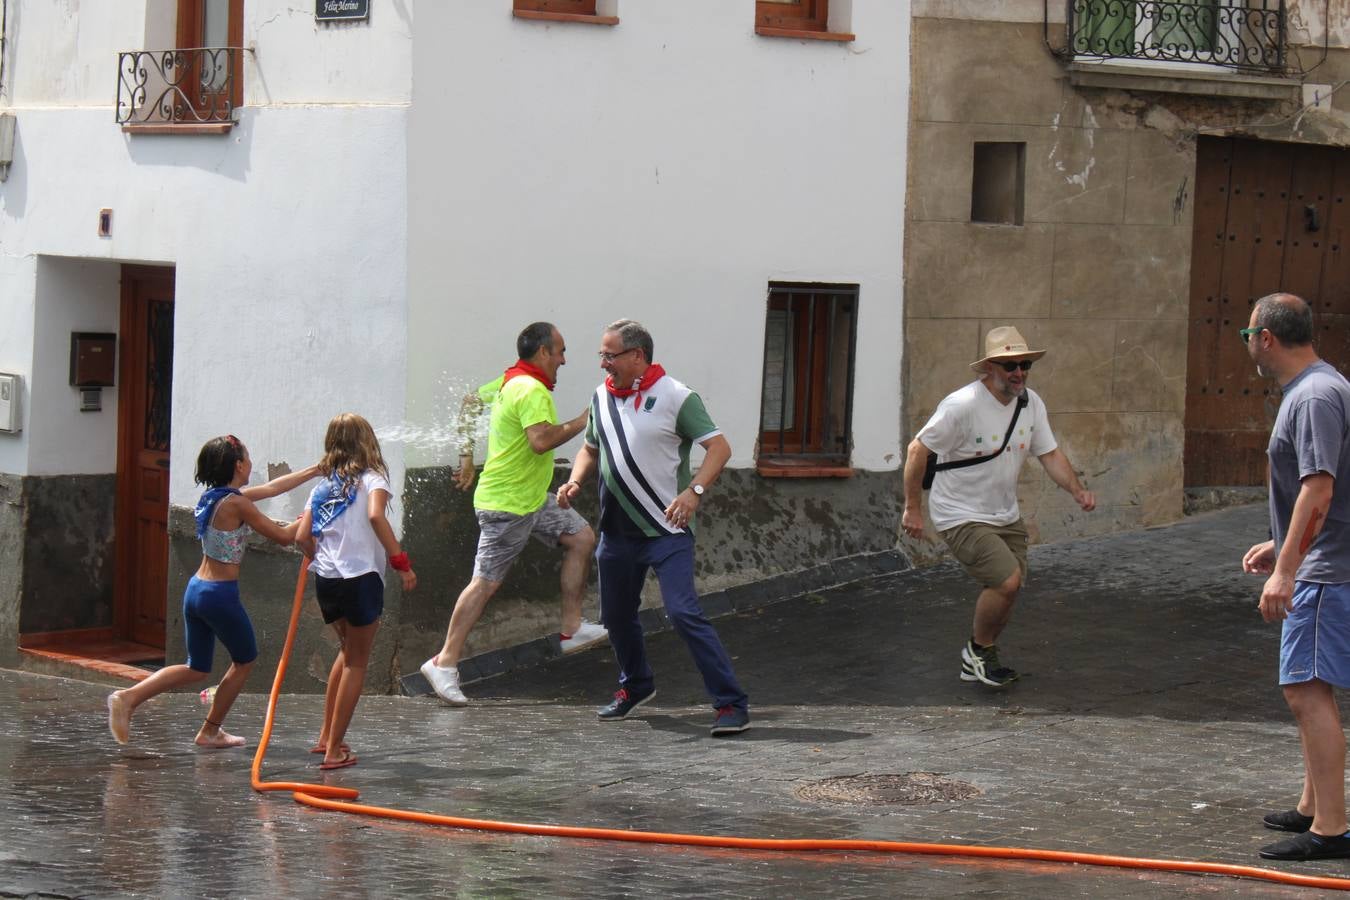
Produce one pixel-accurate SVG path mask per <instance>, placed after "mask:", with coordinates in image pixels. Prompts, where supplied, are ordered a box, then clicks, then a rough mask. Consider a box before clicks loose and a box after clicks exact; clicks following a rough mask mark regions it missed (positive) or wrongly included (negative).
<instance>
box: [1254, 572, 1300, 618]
mask: <svg viewBox="0 0 1350 900" xmlns="http://www.w3.org/2000/svg"><path fill="white" fill-rule="evenodd" d="M1293 609H1294V578H1293V576H1292V575H1281V574H1279V573H1275V574H1273V575H1271V576H1270V577H1269V578H1267V579H1266V586H1265V587H1264V588H1262V589H1261V606H1260V610H1261V618H1263V619H1265V620H1266V621H1267V622H1279V621H1281V620H1283V619H1284V618H1285V617H1286V616H1288V615H1289V613H1290V612H1292V611H1293Z"/></svg>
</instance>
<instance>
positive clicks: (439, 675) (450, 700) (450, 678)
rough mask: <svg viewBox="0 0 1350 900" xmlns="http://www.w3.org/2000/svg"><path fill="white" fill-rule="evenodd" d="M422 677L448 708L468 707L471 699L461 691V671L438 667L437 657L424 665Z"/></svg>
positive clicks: (452, 667) (449, 667) (451, 667)
mask: <svg viewBox="0 0 1350 900" xmlns="http://www.w3.org/2000/svg"><path fill="white" fill-rule="evenodd" d="M422 677H424V678H426V680H427V684H429V685H431V689H432V690H433V691H435V692H436V696H437V697H440V698H441V702H442V703H444V704H446V705H447V706H468V705H469V698H468V697H466V696H464V692H463V691H461V690H460V689H459V669H457V668H455V667H454V666H438V665H436V657H434V656H433V657H432V658H431V659H429V660H427V661H426V662H424V663H422Z"/></svg>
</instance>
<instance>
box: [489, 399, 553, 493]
mask: <svg viewBox="0 0 1350 900" xmlns="http://www.w3.org/2000/svg"><path fill="white" fill-rule="evenodd" d="M478 396H479V398H480V399H482V401H483V402H484V403H488V404H491V406H492V418H491V420H490V422H489V424H488V452H487V461H486V462H485V463H484V464H483V474H482V476H481V477H480V478H479V480H478V488H477V489H476V490H475V491H474V493H473V505H474V508H475V509H487V510H495V511H497V512H508V513H512V514H513V515H517V516H524V515H528V514H529V513H532V512H534V511H535V510H537V509H538V508H539V507H541V506H543V505H544V501H545V500H546V499H547V498H548V489H549V485H550V484H551V483H552V482H553V451H551V450H550V451H548V452H547V453H535V452H534V450H533V448H531V447H530V441H529V439H528V438H527V437H525V429H526V428H529V427H530V426H531V425H539V424H548V425H556V424H558V410H557V407H555V406H554V405H553V395H552V394H551V393H549V389H548V388H546V387H544V386H543V384H541V383H540V382H539V381H538V380H537V379H534V378H531V377H529V376H528V375H519V376H517V377H515V378H512V379H511V380H510V381H508V382H506V384H505V385H503V384H502V379H501V378H498V379H496V380H495V381H489V382H488V383H487V384H485V385H483V386H482V387H480V388H479V389H478Z"/></svg>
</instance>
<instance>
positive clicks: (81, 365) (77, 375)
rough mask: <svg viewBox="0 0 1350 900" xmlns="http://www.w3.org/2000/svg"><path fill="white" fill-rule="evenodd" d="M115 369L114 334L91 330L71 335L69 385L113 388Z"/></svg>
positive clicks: (115, 339) (74, 332)
mask: <svg viewBox="0 0 1350 900" xmlns="http://www.w3.org/2000/svg"><path fill="white" fill-rule="evenodd" d="M116 371H117V335H115V334H103V333H96V332H90V331H72V332H71V334H70V386H71V387H80V388H105V387H112V386H113V384H114V383H115V381H116V380H115V378H114V374H115V373H116Z"/></svg>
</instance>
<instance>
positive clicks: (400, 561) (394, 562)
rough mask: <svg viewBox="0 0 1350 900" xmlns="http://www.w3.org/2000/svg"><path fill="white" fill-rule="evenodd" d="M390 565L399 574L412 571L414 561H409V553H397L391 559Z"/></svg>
mask: <svg viewBox="0 0 1350 900" xmlns="http://www.w3.org/2000/svg"><path fill="white" fill-rule="evenodd" d="M389 565H391V566H393V567H394V570H395V571H397V572H411V571H412V561H411V560H409V559H408V554H407V553H396V554H394V555H393V556H391V557H389Z"/></svg>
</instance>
